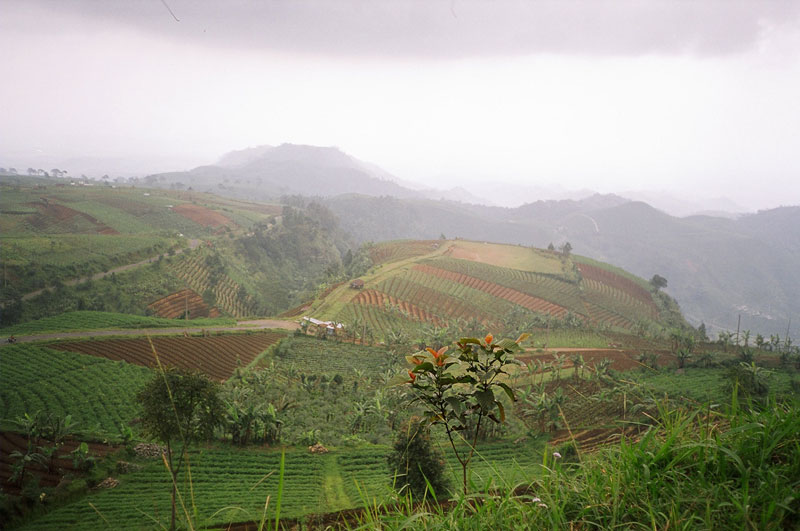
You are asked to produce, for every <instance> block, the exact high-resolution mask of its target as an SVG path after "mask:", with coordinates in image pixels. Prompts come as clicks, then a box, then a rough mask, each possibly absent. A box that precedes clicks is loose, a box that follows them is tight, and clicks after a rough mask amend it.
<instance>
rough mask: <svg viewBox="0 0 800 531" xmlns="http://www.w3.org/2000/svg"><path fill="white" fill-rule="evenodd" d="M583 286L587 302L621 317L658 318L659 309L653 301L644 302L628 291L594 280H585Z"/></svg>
mask: <svg viewBox="0 0 800 531" xmlns="http://www.w3.org/2000/svg"><path fill="white" fill-rule="evenodd" d="M583 286H584V288H585V290H584V295H585V297H586V300H588V301H590V302H592V303H594V304H597V305H598V306H603V307H604V308H608V309H610V310H612V311H614V312H616V313H619V314H621V315H626V316H632V317H633V316H639V317H640V318H645V317H647V318H650V319H657V318H658V308H657V307H656V305H655V303H653V301H652V299H651V300H650V301H648V302H643V301H642V300H641V299H639V298H637V297H633V296H632V295H631V294H630V293H629V292H627V291H622V290H620V289H618V288H615V287H613V286H610V285H608V284H603V283H602V282H599V281H597V280H592V279H586V278H584V279H583Z"/></svg>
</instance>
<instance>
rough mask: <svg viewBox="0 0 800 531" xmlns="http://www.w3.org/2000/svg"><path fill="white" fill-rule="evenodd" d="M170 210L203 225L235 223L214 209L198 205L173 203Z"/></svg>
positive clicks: (220, 225) (217, 225)
mask: <svg viewBox="0 0 800 531" xmlns="http://www.w3.org/2000/svg"><path fill="white" fill-rule="evenodd" d="M172 210H174V211H175V212H177V213H178V214H180V215H181V216H183V217H185V218H187V219H190V220H192V221H194V222H195V223H197V224H199V225H203V226H204V227H222V226H224V225H228V226H233V225H235V223H234V222H233V221H231V220H230V219H228V218H227V217H226V216H224V215H223V214H220V213H219V212H217V211H215V210H211V209H208V208H206V207H203V206H200V205H192V204H189V203H184V204H182V205H175V206H174V207H172Z"/></svg>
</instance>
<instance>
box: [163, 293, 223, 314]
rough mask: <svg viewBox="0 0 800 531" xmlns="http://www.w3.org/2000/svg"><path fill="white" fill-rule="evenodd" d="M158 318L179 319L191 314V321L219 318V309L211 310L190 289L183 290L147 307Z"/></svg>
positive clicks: (201, 298)
mask: <svg viewBox="0 0 800 531" xmlns="http://www.w3.org/2000/svg"><path fill="white" fill-rule="evenodd" d="M147 307H148V308H150V309H151V310H153V313H154V314H155V315H156V316H157V317H163V318H165V319H177V318H178V317H182V316H185V315H186V314H187V313H188V314H189V319H196V318H198V317H212V318H213V317H219V316H220V315H222V314H221V313H220V312H219V310H218V309H216V308H209V307H208V305H207V304H206V303H205V301H203V297H201V296H200V295H198V294H197V293H196V292H195V291H192V290H190V289H182V290H180V291H176V292H175V293H171V294H169V295H167V296H166V297H163V298H161V299H158V300H156V301H153V302H151V303H150V304H148V305H147Z"/></svg>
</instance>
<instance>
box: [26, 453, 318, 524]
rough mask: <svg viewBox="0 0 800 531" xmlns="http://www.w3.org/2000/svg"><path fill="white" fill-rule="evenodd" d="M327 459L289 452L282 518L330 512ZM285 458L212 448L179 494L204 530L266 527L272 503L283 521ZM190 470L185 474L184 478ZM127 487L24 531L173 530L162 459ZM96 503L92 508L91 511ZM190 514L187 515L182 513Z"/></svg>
mask: <svg viewBox="0 0 800 531" xmlns="http://www.w3.org/2000/svg"><path fill="white" fill-rule="evenodd" d="M324 458H325V456H317V455H313V454H309V453H308V451H307V450H305V449H303V450H290V451H288V452H287V453H286V462H285V476H284V484H283V499H282V503H281V516H282V517H285V518H292V517H299V516H302V515H304V514H307V513H310V512H324V511H325V506H324V505H323V504H322V503H321V500H322V491H321V485H322V477H323V467H324V464H325V459H324ZM280 459H281V454H280V452H277V451H272V450H267V451H264V450H236V449H206V450H200V451H197V452H195V453H193V454H192V455H190V456H189V462H190V465H191V487H190V486H189V481H188V475H184V477H183V478H181V480H180V481H179V490H180V492H181V494H182V496H183V499H184V500H185V501H186V504H187V508H188V511H189V513H190V514H192V512H193V507H192V505H191V503H192V500H193V501H194V507H196V509H197V511H198V517H199V518H198V520H197V521H196V522H195V523H194V525H195V526H196V527H205V526H223V525H225V524H229V523H235V522H248V521H258V520H260V519H261V515H262V513H263V510H264V504H265V501H266V500H267V497H269V498H270V500H271V501H270V503H269V507H268V510H267V517H268V518H272V517H274V516H275V508H276V505H277V503H276V501H277V495H278V481H279V479H278V478H279V474H278V471H279V468H280ZM186 470H188V469H187V468H186V467H184V474H185V472H186ZM119 480H120V484H119V486H117V487H116V488H113V489H105V490H101V491H99V492H95V493H93V494H91V495H89V496H88V497H87V498H84V499H82V500H78V501H76V502H74V503H71V504H69V505H65V506H63V507H59V508H57V509H56V510H54V511H52V512H50V513H48V514H46V515H44V516H43V517H41V518H39V519H37V520H35V521H33V522H31V523H30V524H28V525H26V526H24V527H22V528H21V529H24V530H34V529H48V530H49V529H76V530H79V529H87V530H95V529H101V528H107V527H109V526H111V527H113V528H114V529H142V528H143V527H145V528H153V527H156V528H158V527H160V526H161V525H166V526H169V517H170V476H169V473H168V472H167V471H166V470H165V468H164V464H163V463H162V462H161V460H158V459H157V460H152V461H150V462H148V463H146V464H145V466H144V468H143V469H142V470H140V471H137V472H133V473H130V474H126V475H123V476H120V477H119ZM90 503H91V505H89V504H90ZM179 512H181V513H182V511H179Z"/></svg>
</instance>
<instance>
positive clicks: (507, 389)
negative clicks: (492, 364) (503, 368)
mask: <svg viewBox="0 0 800 531" xmlns="http://www.w3.org/2000/svg"><path fill="white" fill-rule="evenodd" d="M497 385H499V386H500V387H502V388H503V391H505V392H506V394H507V395H508V398H510V399H511V401H512V402H516V401H517V397H516V396H515V395H514V390H513V389H511V387H509V386H508V384H506V383H503V382H497Z"/></svg>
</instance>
